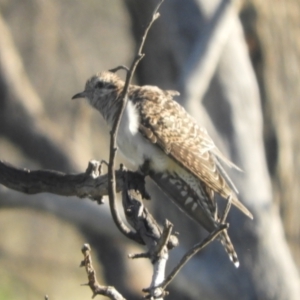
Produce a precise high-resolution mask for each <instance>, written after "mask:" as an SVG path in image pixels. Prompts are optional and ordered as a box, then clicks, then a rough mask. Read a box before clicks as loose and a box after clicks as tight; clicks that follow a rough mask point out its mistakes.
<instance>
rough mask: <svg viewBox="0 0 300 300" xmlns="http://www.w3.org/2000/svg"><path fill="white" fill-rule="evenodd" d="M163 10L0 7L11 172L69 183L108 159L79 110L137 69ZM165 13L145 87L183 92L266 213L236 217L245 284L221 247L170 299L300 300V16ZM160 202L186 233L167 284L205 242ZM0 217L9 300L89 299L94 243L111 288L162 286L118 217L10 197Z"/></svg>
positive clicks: (199, 4) (195, 262)
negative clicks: (101, 75)
mask: <svg viewBox="0 0 300 300" xmlns="http://www.w3.org/2000/svg"><path fill="white" fill-rule="evenodd" d="M156 4H157V1H154V0H147V1H146V0H126V1H121V0H86V1H79V0H72V1H71V0H64V1H58V0H51V1H42V0H22V1H20V0H0V41H1V42H0V159H1V160H5V161H7V162H10V163H12V164H13V165H15V166H17V167H26V168H28V169H54V170H59V171H64V172H69V173H70V172H83V171H84V170H85V168H86V166H87V164H88V161H89V160H90V159H98V160H101V159H107V157H108V146H107V141H108V132H107V130H106V127H105V124H104V122H103V121H102V119H101V117H100V115H99V114H98V113H97V112H96V111H93V110H92V109H91V108H90V107H88V105H87V104H86V103H85V101H83V100H82V101H80V100H79V101H71V97H72V96H73V95H74V94H75V93H77V92H80V91H82V90H83V88H84V84H85V81H86V80H87V78H88V77H90V76H91V75H93V74H94V73H96V72H98V71H101V70H107V69H110V68H113V67H116V66H118V65H120V64H122V65H130V63H131V61H132V59H133V57H134V55H135V50H136V45H137V43H138V42H139V41H140V37H141V35H142V33H143V30H144V29H145V26H146V25H147V23H148V20H149V19H150V16H151V14H152V11H153V8H154V6H155V5H156ZM160 12H161V17H160V18H159V20H158V21H156V22H155V24H154V25H153V27H152V29H151V31H150V34H149V37H148V39H147V41H146V45H145V49H144V52H145V54H146V56H145V57H144V59H143V60H142V62H141V63H140V65H139V67H138V69H137V72H136V75H135V79H134V81H135V83H137V84H153V85H158V86H159V87H161V88H164V89H175V90H178V91H180V93H181V96H180V97H179V99H178V101H179V102H180V103H181V104H182V105H183V106H185V108H186V109H187V110H188V111H189V112H190V113H191V114H192V115H193V116H194V117H195V118H196V119H197V121H199V123H200V124H201V125H204V126H205V127H206V128H207V129H208V131H209V133H210V134H211V136H212V137H213V139H214V140H215V142H216V144H217V145H218V147H219V148H220V149H221V150H222V151H223V152H224V153H225V154H226V155H227V157H229V158H230V159H231V160H232V161H233V162H234V163H236V164H237V165H238V166H239V167H241V169H243V172H242V173H239V172H236V171H234V170H229V173H230V176H231V178H232V179H233V181H234V182H235V183H236V185H237V187H238V189H239V191H240V199H241V201H242V202H244V203H245V204H246V206H247V207H248V208H249V209H250V210H251V211H252V212H253V214H254V220H253V221H251V220H248V219H246V217H245V216H243V215H242V214H241V213H240V212H238V211H237V210H235V209H232V211H231V212H230V216H229V221H230V225H231V226H230V229H229V233H230V236H231V237H232V240H233V243H234V245H235V247H236V250H237V253H238V255H239V258H240V261H241V267H240V268H239V269H235V268H234V266H233V265H232V264H231V263H230V261H229V260H228V257H227V255H226V253H225V252H224V250H223V249H222V247H221V246H220V245H219V243H218V242H214V243H212V244H211V245H209V246H208V247H207V248H206V249H205V250H204V251H203V252H201V253H200V254H198V255H197V256H196V257H194V258H193V259H192V260H191V261H190V262H189V263H188V265H187V266H185V267H184V269H183V270H182V272H181V273H180V274H179V276H178V277H177V278H176V280H175V281H174V282H173V283H172V285H171V286H170V288H169V290H170V296H169V297H167V299H171V298H172V299H199V298H200V297H201V299H211V300H216V299H218V300H220V299H226V300H227V299H228V300H229V299H245V300H246V299H247V300H248V299H249V300H250V299H251V300H252V299H253V300H254V299H262V300H269V299H280V300H283V299H287V300H291V299H292V300H293V299H295V300H296V299H300V281H299V266H300V247H299V246H300V245H299V240H300V232H299V230H300V219H299V216H298V213H299V203H300V202H299V189H300V187H299V171H300V151H299V150H300V149H299V148H300V135H299V128H300V118H299V116H300V114H299V112H300V103H299V99H300V84H299V82H298V81H299V75H300V44H299V38H298V37H299V34H300V26H299V25H300V3H299V2H298V1H296V0H285V1H271V0H265V1H259V0H249V1H246V0H244V1H242V0H241V1H225V0H166V1H165V3H164V4H163V6H162V7H161V9H160ZM121 76H124V74H121ZM119 161H122V160H121V159H120V160H119ZM127 166H128V167H130V166H129V165H127ZM149 188H150V189H151V190H152V192H151V194H152V201H150V202H149V203H147V206H148V207H149V209H150V210H151V212H153V213H154V214H155V215H156V217H157V219H158V220H159V221H160V222H163V220H164V219H165V218H166V217H167V218H168V219H169V220H170V221H171V222H173V223H174V224H175V230H176V231H178V232H179V239H180V246H179V247H178V248H177V249H175V250H173V251H172V252H171V258H170V260H169V262H168V264H169V266H168V271H169V270H171V268H172V266H174V265H175V263H176V262H177V261H178V260H179V259H180V257H181V255H182V254H183V253H184V251H186V250H187V249H188V247H189V246H191V245H192V244H194V243H195V242H198V241H200V240H201V238H203V237H204V236H205V235H206V233H205V232H204V231H203V230H201V228H199V226H198V225H196V224H194V223H193V222H191V221H190V220H189V219H187V217H186V216H185V215H184V214H183V213H181V212H180V211H179V210H178V209H177V208H176V207H175V206H174V205H173V204H172V203H171V201H169V200H168V199H165V197H164V196H163V195H161V194H160V193H159V191H157V189H155V187H154V186H153V185H151V183H150V182H149ZM222 204H224V201H222V202H220V205H221V206H222ZM0 207H1V210H0V228H1V231H0V237H1V238H0V299H43V297H44V295H45V294H48V295H49V299H74V300H76V299H84V298H85V299H89V298H90V297H91V292H90V290H89V289H88V288H87V287H80V284H82V283H85V282H86V281H87V279H86V275H85V272H84V270H83V269H80V268H79V267H78V266H79V263H80V261H81V260H82V254H81V252H80V249H81V246H82V244H83V243H84V242H88V243H90V244H91V246H92V249H93V257H94V263H95V265H96V268H97V271H98V278H99V281H100V282H101V283H103V284H107V285H114V286H115V287H116V288H117V289H118V290H119V291H120V292H121V293H122V294H123V295H124V296H125V297H126V298H127V299H140V297H141V289H142V288H145V287H147V286H148V285H149V283H150V279H151V266H150V263H149V262H148V261H146V260H135V261H130V260H128V259H127V254H128V253H133V252H140V251H141V249H140V248H138V247H137V246H136V245H134V244H132V243H131V242H130V241H126V240H124V238H123V237H122V236H121V234H120V233H119V232H118V231H117V230H116V229H115V227H114V224H113V223H112V221H111V219H110V215H109V212H108V206H107V202H106V204H104V205H102V206H98V205H96V204H95V203H92V202H91V201H89V200H83V199H77V198H72V197H70V198H66V197H65V198H64V197H58V196H55V195H50V194H41V195H34V196H28V195H23V194H21V193H17V192H14V191H11V190H8V189H6V188H4V187H3V186H0Z"/></svg>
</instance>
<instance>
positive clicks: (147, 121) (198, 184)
mask: <svg viewBox="0 0 300 300" xmlns="http://www.w3.org/2000/svg"><path fill="white" fill-rule="evenodd" d="M123 86H124V82H123V81H122V80H121V79H120V78H119V77H118V76H117V75H116V74H114V73H111V72H102V73H98V74H97V75H95V76H93V77H92V78H91V79H89V80H88V81H87V83H86V87H85V91H84V92H82V93H79V94H77V95H75V96H74V98H79V97H85V98H87V99H88V101H89V103H90V104H91V105H92V106H93V107H94V108H96V109H97V110H99V111H100V113H101V114H102V115H103V117H104V119H105V120H106V121H107V123H108V125H109V127H111V126H112V124H113V121H114V117H115V116H116V112H117V110H118V108H119V107H120V105H121V102H120V94H121V91H122V89H123ZM176 95H178V93H177V92H175V91H163V90H161V89H159V88H158V87H155V86H134V85H131V86H130V87H129V90H128V103H127V107H126V108H125V111H124V114H123V117H122V120H121V124H120V129H119V132H118V137H117V142H118V146H119V148H120V150H121V152H122V153H123V154H124V155H125V156H126V157H127V158H128V159H129V160H130V161H131V162H133V163H135V164H136V165H138V166H139V167H141V169H143V165H144V164H145V163H146V164H147V171H148V174H149V175H150V177H151V178H152V179H153V180H154V181H155V182H156V184H157V185H158V186H159V187H160V188H161V189H162V190H163V191H164V192H165V193H166V194H168V195H169V196H170V197H171V199H172V200H173V201H174V202H175V203H176V204H177V205H178V206H179V207H180V208H181V209H182V210H183V211H184V212H185V213H187V214H188V215H189V216H190V217H191V218H192V219H194V220H195V221H196V222H198V223H200V224H201V225H202V226H203V227H204V228H205V229H206V230H208V231H209V232H211V231H213V230H214V229H215V228H217V227H218V225H219V222H220V220H219V216H218V210H217V204H216V201H215V197H214V193H218V194H219V195H221V196H222V197H223V198H225V199H226V198H228V197H229V196H232V203H233V204H234V205H235V206H236V207H238V208H239V209H240V210H241V211H242V212H243V213H245V214H246V215H247V216H249V217H250V218H252V215H251V213H250V212H249V211H248V209H247V208H246V207H245V206H244V205H243V204H242V203H241V202H240V201H239V200H238V198H237V196H236V193H235V191H236V189H235V187H234V185H233V184H232V183H231V181H230V180H229V178H228V176H227V175H226V173H225V172H224V170H223V168H222V167H221V165H220V163H219V160H221V161H224V162H225V163H227V164H229V165H231V163H230V162H229V161H228V160H226V158H224V157H223V155H222V154H221V153H220V151H219V150H218V149H217V147H216V146H215V144H214V142H213V141H212V139H211V138H210V137H209V135H208V133H207V131H206V130H205V129H204V128H202V127H200V126H199V125H198V124H197V123H196V121H195V120H194V119H193V118H192V117H191V116H190V115H189V114H188V113H187V112H186V111H185V110H184V108H183V107H181V106H180V105H179V104H178V103H177V102H176V101H174V100H173V97H174V96H176ZM220 239H221V242H222V244H223V245H224V247H225V249H226V251H227V252H228V254H229V256H230V258H231V260H232V261H233V262H234V263H235V265H236V266H238V265H239V262H238V258H237V255H236V253H235V250H234V247H233V245H232V243H231V241H230V239H229V236H228V234H227V232H226V231H224V232H223V233H222V234H221V236H220Z"/></svg>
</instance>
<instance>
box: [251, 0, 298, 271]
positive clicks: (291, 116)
mask: <svg viewBox="0 0 300 300" xmlns="http://www.w3.org/2000/svg"><path fill="white" fill-rule="evenodd" d="M248 7H250V9H251V10H252V14H253V15H254V16H253V19H254V21H253V22H255V23H254V24H253V28H254V31H255V33H256V36H257V37H258V43H257V44H256V48H260V49H258V51H260V52H261V53H262V54H263V69H262V78H263V81H262V82H261V85H262V86H263V91H264V94H263V96H264V103H265V106H266V110H267V113H268V115H267V117H268V118H269V120H270V124H271V126H272V127H273V128H272V131H273V132H274V133H275V138H276V143H275V144H273V148H271V149H269V152H268V155H270V156H271V160H273V161H275V170H274V171H275V172H274V174H273V175H274V191H275V199H276V202H277V203H279V205H280V209H281V211H280V212H281V215H282V218H283V223H284V227H285V232H286V236H287V239H288V241H289V245H290V247H291V249H292V250H293V254H294V257H295V259H296V261H297V263H298V266H300V248H299V247H300V245H299V242H298V241H299V238H300V220H299V209H300V207H299V203H300V202H299V193H300V185H299V178H300V136H299V128H300V118H299V116H300V102H299V100H300V85H299V78H300V44H299V38H298V37H299V34H300V5H299V1H297V0H286V1H276V4H275V3H274V2H273V1H270V0H267V1H263V2H261V1H256V0H252V1H250V3H248ZM253 19H252V20H253ZM269 126H270V125H269ZM268 133H269V131H266V134H267V139H268V138H269V136H268ZM276 144H277V145H276ZM276 146H277V147H278V148H277V149H276ZM274 148H275V149H274ZM274 152H275V156H274Z"/></svg>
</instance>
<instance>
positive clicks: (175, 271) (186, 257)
mask: <svg viewBox="0 0 300 300" xmlns="http://www.w3.org/2000/svg"><path fill="white" fill-rule="evenodd" d="M227 228H228V225H227V224H221V225H220V227H219V228H217V229H216V230H214V231H213V232H211V233H210V234H209V236H208V237H207V238H205V239H204V240H203V241H202V242H201V243H198V244H196V245H194V246H193V247H192V248H191V249H190V250H188V252H187V253H186V254H185V255H184V256H183V257H182V258H181V260H180V262H179V263H178V265H177V266H176V267H175V268H174V269H173V271H172V272H171V273H170V274H169V276H168V277H167V278H166V279H165V281H164V282H163V283H162V284H161V287H162V289H163V290H164V289H165V288H166V287H167V286H168V285H169V284H170V283H171V281H172V280H173V279H174V278H175V276H176V275H177V274H178V273H179V271H180V270H181V269H182V267H183V266H184V265H185V264H186V263H187V262H188V261H189V260H190V259H191V258H192V257H193V256H194V255H195V254H197V253H198V252H199V251H200V250H202V249H203V248H205V247H206V246H207V245H208V244H210V243H211V242H212V241H213V240H215V239H216V237H217V236H218V235H219V234H220V233H221V232H222V231H223V230H225V229H227Z"/></svg>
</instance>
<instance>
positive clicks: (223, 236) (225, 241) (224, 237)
mask: <svg viewBox="0 0 300 300" xmlns="http://www.w3.org/2000/svg"><path fill="white" fill-rule="evenodd" d="M219 239H220V241H221V243H222V245H223V247H224V248H225V250H226V252H227V254H228V255H229V258H230V260H231V261H232V262H233V263H234V265H235V267H236V268H238V267H239V265H240V262H239V259H238V256H237V254H236V252H235V250H234V247H233V244H232V242H231V240H230V237H229V235H228V233H227V230H223V231H222V232H221V233H220V235H219Z"/></svg>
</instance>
